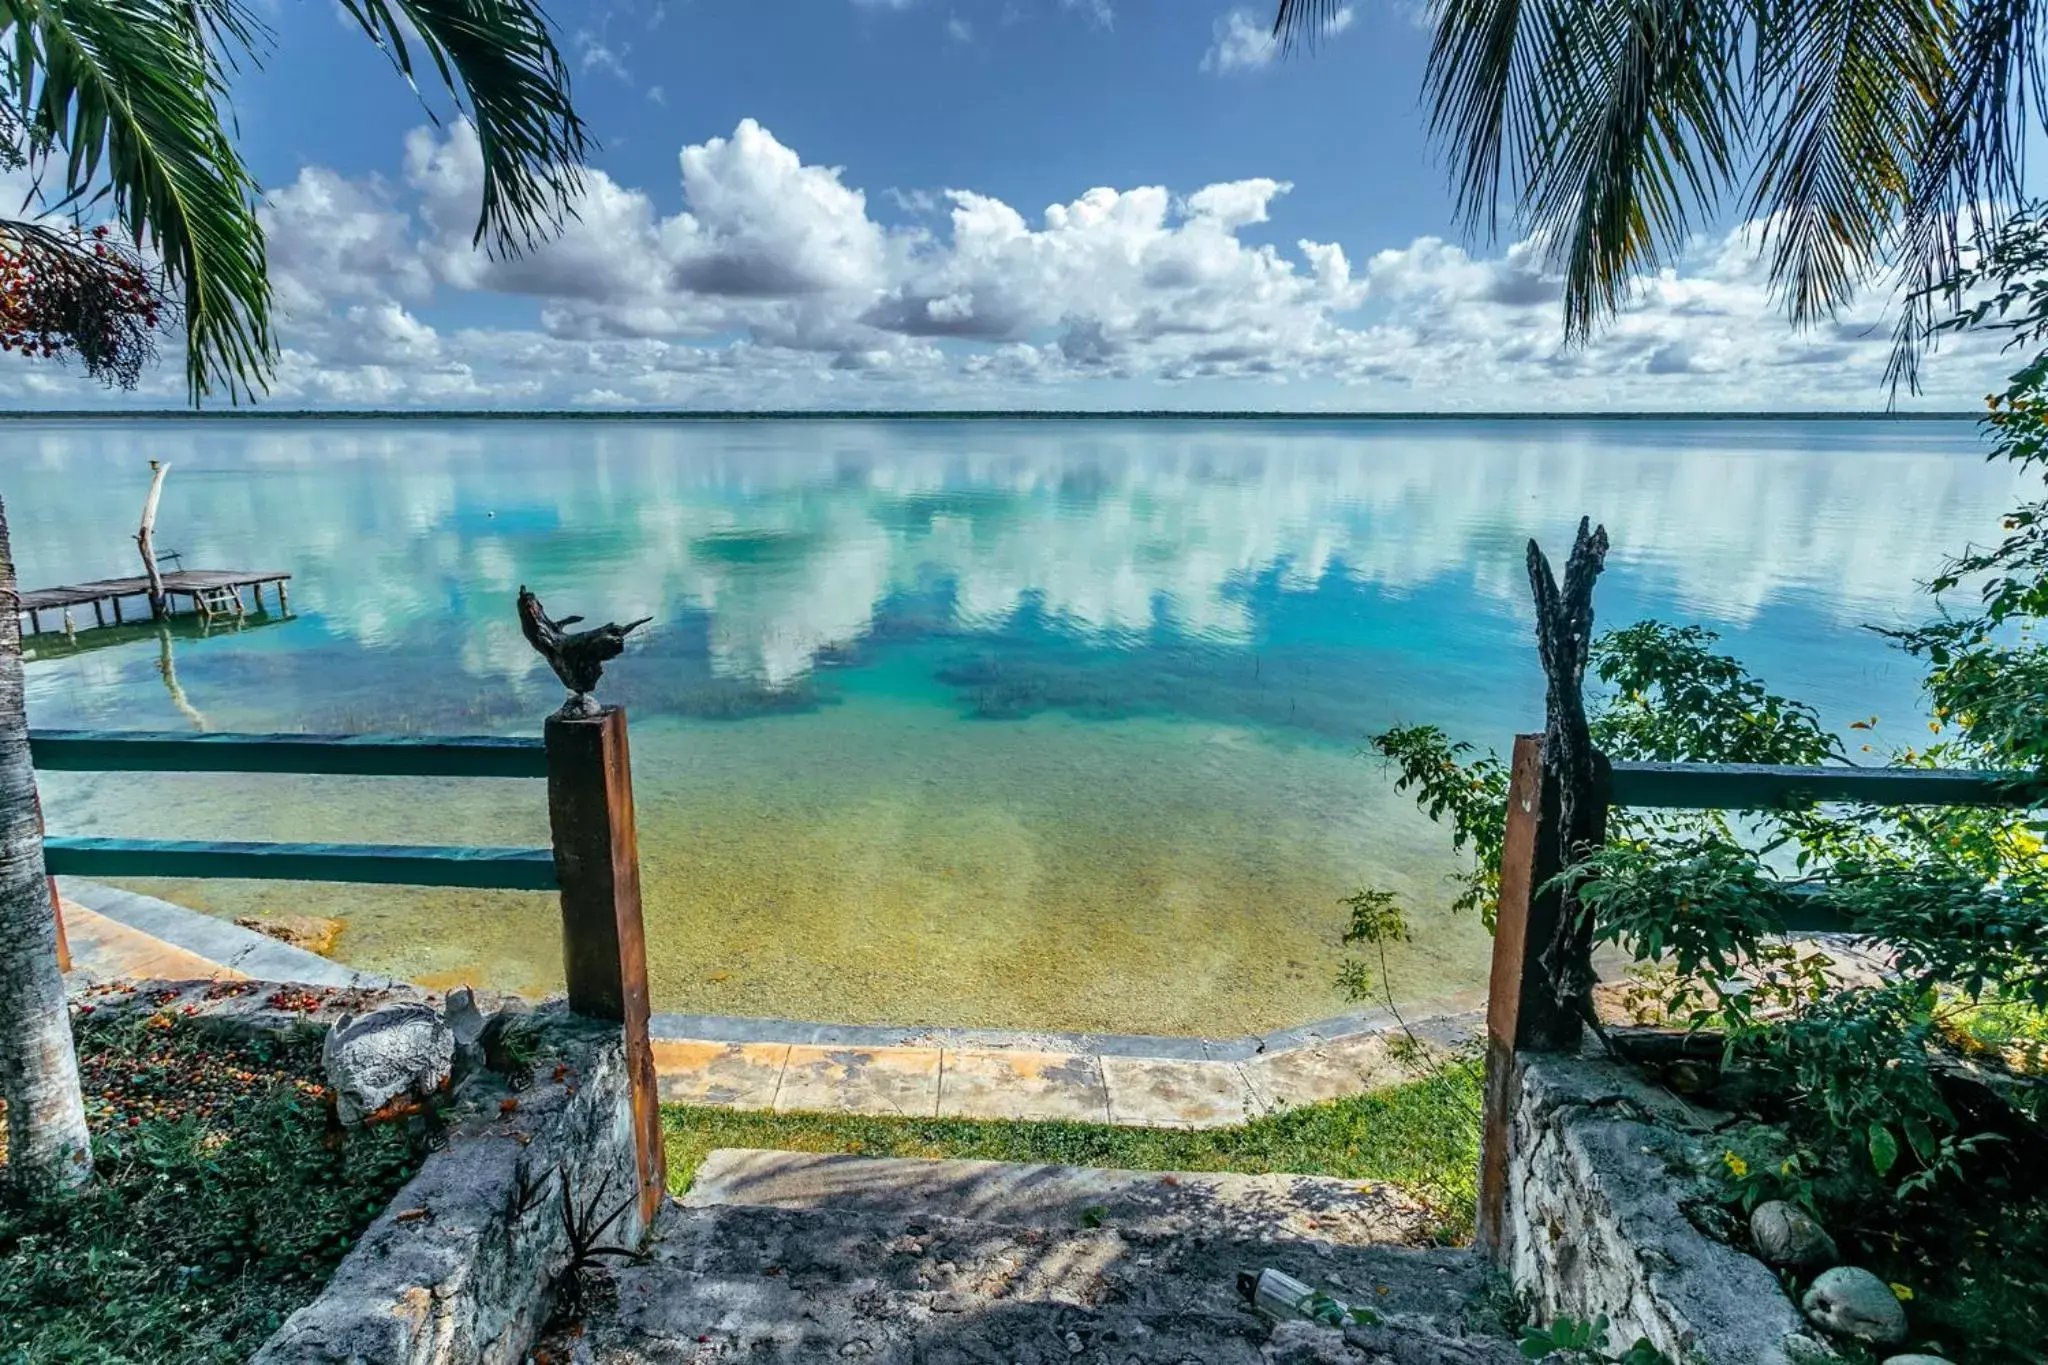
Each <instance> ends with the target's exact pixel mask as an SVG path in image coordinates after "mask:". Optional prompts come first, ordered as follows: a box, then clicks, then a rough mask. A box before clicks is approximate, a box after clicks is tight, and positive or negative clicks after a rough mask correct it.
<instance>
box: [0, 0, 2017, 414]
mask: <svg viewBox="0 0 2048 1365" xmlns="http://www.w3.org/2000/svg"><path fill="white" fill-rule="evenodd" d="M551 13H552V14H553V16H554V18H555V19H556V22H557V24H558V25H559V27H560V29H561V35H562V42H563V46H564V49H565V51H566V52H567V53H568V54H569V55H570V59H571V62H572V65H573V67H574V71H575V95H576V98H577V103H578V105H579V107H580V108H581V109H582V111H583V112H584V115H585V118H586V119H587V121H588V123H589V124H590V127H591V129H592V131H593V132H594V133H595V134H596V136H597V138H598V139H599V141H600V143H601V144H602V145H601V148H600V149H599V150H598V151H597V152H596V154H595V155H594V156H593V157H592V159H591V167H592V170H593V174H592V176H591V177H590V181H591V186H590V197H589V199H588V200H587V201H586V204H585V206H584V211H583V215H582V221H581V222H580V223H578V224H576V225H574V226H572V227H571V228H570V229H568V231H567V232H566V233H565V235H564V237H563V239H562V240H561V241H559V242H557V243H556V244H554V245H553V246H551V247H549V248H546V249H543V250H542V251H540V252H538V253H536V254H534V255H533V256H531V257H530V258H528V259H525V260H522V261H518V262H509V263H508V262H491V261H487V260H484V259H482V258H480V257H476V256H474V254H473V253H471V252H470V251H469V249H468V243H467V229H468V227H469V226H470V224H471V221H472V220H473V216H474V212H475V193H476V178H475V154H474V146H473V139H471V138H469V136H468V132H467V129H466V128H464V127H462V126H461V125H460V124H459V122H457V121H455V120H453V119H452V118H449V117H447V114H448V110H447V106H446V104H445V102H442V101H438V100H436V101H435V107H436V108H437V109H438V111H439V112H440V113H441V114H442V115H443V120H442V121H441V122H440V123H438V124H435V123H433V122H431V121H430V120H429V119H428V117H427V114H426V111H425V109H424V108H423V107H422V105H421V103H420V102H419V100H418V99H416V98H415V97H414V96H413V95H412V93H411V92H410V91H408V90H407V89H406V87H405V85H404V83H403V82H402V81H401V80H399V79H398V78H397V77H396V76H395V75H394V74H393V73H392V71H391V70H390V68H389V66H388V64H386V62H385V61H384V59H383V57H382V56H381V55H380V54H378V53H377V52H376V51H375V50H374V49H373V48H372V47H371V46H370V45H369V44H368V43H367V42H366V41H364V40H363V39H362V38H361V37H360V35H359V34H358V33H356V32H354V31H352V30H351V29H350V28H349V27H348V26H347V21H346V20H345V19H344V18H343V17H342V16H341V15H340V13H339V12H338V9H337V7H335V6H333V5H332V4H331V3H329V0H276V3H275V7H274V9H273V10H272V17H271V22H272V23H273V25H274V27H275V30H276V47H275V50H274V51H273V52H272V53H271V54H270V55H269V56H268V58H267V59H266V61H265V63H264V65H263V67H262V68H261V69H260V70H256V71H252V72H250V73H248V74H246V75H245V76H244V78H243V79H242V80H241V82H240V84H239V85H238V88H237V90H236V98H235V103H236V113H237V115H238V117H239V120H240V127H241V131H242V142H243V146H244V148H245V152H246V154H247V156H248V158H249V161H250V164H251V166H252V168H253V169H254V171H255V172H256V174H257V176H258V178H259V179H260V180H261V182H262V183H263V185H264V187H265V189H266V191H267V192H268V196H269V202H268V206H267V208H266V224H267V226H268V228H269V231H270V235H271V246H272V257H273V276H274V278H275V279H276V282H277V288H278V299H279V304H280V309H281V313H282V325H281V327H280V336H281V338H282V340H283V343H284V347H285V353H284V356H283V360H282V363H281V365H280V369H279V374H278V379H277V383H276V385H275V386H274V389H273V392H272V396H271V398H270V402H272V403H273V404H275V405H278V406H286V407H309V406H310V407H324V406H376V407H387V406H388V407H404V406H428V407H433V406H449V407H518V406H549V407H559V406H571V405H580V406H587V407H592V408H600V409H601V408H606V407H649V406H651V407H813V406H826V407H848V408H861V407H984V406H994V407H1078V408H1118V407H1196V408H1211V407H1215V408H1254V409H1264V408H1283V409H1285V408H1299V409H1314V408H1324V409H1327V408H1336V409H1387V408H1400V409H1446V410H1455V409H1469V408H1503V407H1511V408H1519V407H1529V408H1582V409H1600V408H1682V409H1691V408H1757V407H1788V408H1791V407H1804V406H1828V407H1840V406H1873V405H1876V404H1878V403H1880V402H1881V401H1882V397H1883V395H1882V392H1881V390H1880V389H1879V387H1878V384H1877V375H1878V373H1879V372H1880V371H1881V368H1882V364H1883V358H1884V350H1885V340H1886V339H1885V336H1884V330H1883V328H1882V326H1881V325H1876V326H1873V324H1880V323H1881V315H1880V313H1881V310H1880V306H1879V305H1880V303H1881V301H1874V302H1873V303H1872V304H1870V305H1869V306H1867V307H1865V308H1863V309H1861V310H1859V312H1858V313H1857V314H1856V315H1855V316H1853V317H1850V318H1848V319H1845V320H1844V322H1843V323H1842V324H1841V325H1839V326H1835V327H1831V328H1827V329H1823V330H1822V331H1821V332H1819V333H1817V334H1811V335H1807V336H1803V337H1800V336H1793V335H1792V334H1790V333H1789V332H1788V331H1787V330H1786V329H1785V327H1784V326H1783V324H1782V323H1781V322H1780V321H1778V319H1777V317H1776V315H1775V314H1774V312H1773V310H1772V308H1771V304H1770V301H1769V299H1768V297H1767V293H1766V291H1765V289H1764V286H1763V282H1762V279H1761V276H1760V272H1759V271H1758V269H1757V267H1756V264H1755V259H1754V251H1753V249H1752V246H1751V244H1750V240H1749V239H1746V238H1745V237H1744V236H1743V232H1744V227H1743V225H1742V224H1740V223H1736V222H1722V223H1715V224H1711V225H1708V227H1707V230H1706V231H1704V232H1703V233H1702V236H1701V239H1700V241H1699V242H1698V243H1697V246H1696V248H1695V249H1694V250H1693V251H1691V252H1689V253H1688V254H1687V256H1686V258H1685V259H1684V260H1683V261H1681V262H1680V263H1679V264H1678V266H1677V268H1676V269H1675V270H1674V271H1673V272H1671V274H1670V275H1669V277H1668V278H1666V279H1663V280H1660V281H1654V282H1652V284H1651V285H1650V286H1649V287H1648V288H1647V289H1645V290H1644V291H1643V293H1642V295H1641V296H1640V298H1639V300H1638V302H1637V303H1636V304H1635V305H1634V306H1633V307H1632V308H1631V309H1630V310H1629V312H1628V313H1627V314H1625V315H1624V316H1623V318H1621V319H1620V320H1619V321H1618V322H1617V324H1616V325H1615V326H1614V327H1613V328H1611V329H1610V330H1609V331H1608V332H1607V333H1606V334H1605V335H1604V336H1603V337H1602V338H1601V339H1600V340H1599V341H1598V342H1596V343H1595V344H1594V345H1593V346H1591V347H1589V348H1585V349H1582V350H1567V349H1565V348H1563V347H1562V346H1561V344H1560V338H1559V335H1558V326H1557V321H1558V312H1557V303H1556V288H1555V281H1554V280H1552V279H1550V278H1549V277H1548V276H1547V275H1546V274H1545V272H1544V270H1543V269H1542V264H1541V261H1540V259H1539V257H1538V255H1537V253H1535V252H1534V251H1533V250H1532V249H1531V248H1529V247H1528V246H1527V244H1517V243H1516V242H1515V241H1514V240H1513V234H1512V233H1507V234H1505V235H1504V236H1503V239H1502V240H1500V241H1495V242H1488V241H1484V240H1479V241H1473V240H1469V239H1467V238H1466V237H1464V236H1463V235H1462V234H1461V233H1460V232H1459V231H1458V229H1457V226H1456V225H1455V224H1454V223H1453V221H1452V218H1451V204H1450V197H1449V195H1448V193H1447V191H1446V188H1445V179H1444V175H1443V172H1442V168H1441V166H1440V165H1439V164H1438V163H1437V161H1436V160H1435V158H1434V156H1433V153H1432V149H1431V147H1430V146H1429V144H1428V140H1427V138H1426V135H1425V131H1424V128H1423V120H1422V117H1421V114H1420V111H1419V107H1418V93H1419V89H1420V80H1421V72H1422V64H1423V59H1424V55H1425V52H1426V49H1427V40H1428V35H1427V33H1426V31H1425V30H1424V29H1423V27H1422V26H1421V24H1420V23H1419V21H1418V16H1417V11H1416V9H1415V7H1413V6H1411V5H1406V4H1400V5H1397V4H1388V3H1382V2H1379V0H1359V3H1357V4H1355V5H1353V6H1352V7H1350V8H1349V9H1346V10H1344V11H1343V12H1342V16H1341V19H1340V23H1339V24H1338V25H1337V26H1336V29H1335V31H1332V32H1330V33H1328V34H1326V35H1324V38H1323V40H1322V41H1321V42H1320V43H1319V44H1318V45H1317V47H1316V50H1315V51H1314V52H1313V53H1302V54H1292V55H1288V54H1276V53H1274V52H1273V51H1272V49H1271V47H1270V44H1269V43H1268V42H1267V41H1266V40H1265V37H1264V31H1265V27H1266V25H1267V23H1268V22H1269V20H1270V11H1269V10H1268V8H1267V7H1266V6H1265V5H1264V4H1260V5H1256V6H1253V7H1233V6H1231V5H1229V4H1227V3H1208V2H1206V0H950V2H949V0H780V2H779V3H761V4H751V5H749V4H732V3H726V4H713V3H709V2H708V0H618V3H604V2H603V0H598V2H597V3H574V2H573V0H555V3H554V4H553V5H552V6H551ZM174 359H175V358H174ZM1998 372H1999V367H1998V364H1997V362H1996V361H1995V360H1991V361H1987V360H1986V359H1985V358H1983V357H1982V356H1975V357H1957V358H1956V359H1954V360H1952V361H1949V362H1947V363H1944V364H1942V365H1938V366H1937V368H1936V370H1935V372H1934V384H1933V388H1932V392H1931V393H1930V395H1929V398H1928V401H1929V402H1932V403H1940V404H1944V405H1951V406H1952V405H1955V404H1957V403H1960V402H1968V401H1972V400H1974V399H1975V398H1976V396H1977V395H1979V394H1981V393H1982V392H1983V391H1984V389H1985V387H1986V385H1987V383H1988V382H1989V380H1990V379H1991V378H1993V377H1995V375H1996V374H1997V373H1998ZM177 390H178V385H177V374H176V367H175V364H173V365H171V366H168V367H166V369H165V370H164V371H163V372H162V373H160V374H158V375H156V376H153V377H152V379H151V380H149V381H146V383H145V385H144V388H143V389H142V390H141V391H140V392H139V393H138V394H136V395H128V396H123V395H106V394H104V393H102V392H100V391H98V390H96V389H94V388H93V387H92V386H90V385H88V384H86V383H84V382H83V381H82V380H80V379H79V378H77V377H76V376H72V375H68V374H64V373H62V372H52V371H51V370H49V369H48V368H47V367H45V368H42V369H35V370H30V369H25V368H23V367H22V366H21V365H19V364H18V363H17V364H16V365H13V366H8V367H4V368H0V391H4V392H7V393H9V394H11V395H12V396H13V397H14V399H15V400H16V401H19V402H21V403H24V404H34V405H65V406H72V405H78V404H81V403H96V402H141V403H148V404H161V403H164V402H166V401H175V400H176V398H177V396H178V391H177Z"/></svg>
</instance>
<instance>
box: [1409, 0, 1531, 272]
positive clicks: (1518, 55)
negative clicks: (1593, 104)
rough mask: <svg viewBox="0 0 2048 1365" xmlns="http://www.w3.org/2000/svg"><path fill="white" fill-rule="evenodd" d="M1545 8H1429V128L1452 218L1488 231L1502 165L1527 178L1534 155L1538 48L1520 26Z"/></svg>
mask: <svg viewBox="0 0 2048 1365" xmlns="http://www.w3.org/2000/svg"><path fill="white" fill-rule="evenodd" d="M1544 9H1545V7H1544V5H1543V4H1542V3H1541V0H1539V3H1537V4H1533V5H1531V4H1525V2H1524V0H1438V4H1437V7H1436V18H1437V24H1436V38H1435V41H1434V42H1432V43H1431V44H1430V49H1429V65H1428V67H1427V68H1426V70H1425V72H1424V75H1423V85H1424V87H1425V88H1426V89H1427V90H1428V91H1429V95H1430V115H1429V131H1430V135H1431V136H1432V137H1435V138H1439V139H1442V140H1443V141H1444V142H1446V143H1447V144H1448V145H1449V147H1450V149H1451V159H1452V163H1453V165H1454V166H1455V168H1456V169H1455V170H1454V172H1453V177H1452V178H1453V181H1454V183H1455V187H1456V191H1457V204H1458V216H1459V217H1460V218H1462V219H1464V220H1465V221H1466V223H1467V224H1469V225H1471V226H1474V227H1478V226H1480V225H1482V224H1483V225H1484V227H1485V230H1486V232H1487V235H1489V236H1491V235H1493V233H1494V232H1496V231H1497V230H1498V228H1499V223H1500V217H1499V205H1500V198H1501V194H1500V188H1501V186H1500V182H1501V175H1502V173H1503V171H1504V170H1508V169H1512V170H1513V172H1514V174H1515V175H1516V177H1517V179H1518V181H1521V182H1524V183H1526V178H1527V175H1528V171H1529V167H1530V165H1531V163H1532V161H1533V160H1534V157H1535V151H1536V140H1535V137H1534V129H1533V128H1532V127H1531V125H1530V116H1531V114H1532V113H1533V112H1534V103H1535V89H1534V83H1535V77H1536V53H1537V46H1536V44H1535V43H1534V42H1531V41H1529V40H1528V39H1527V38H1525V36H1524V34H1523V26H1524V23H1525V21H1526V22H1528V23H1530V24H1531V25H1532V26H1534V25H1540V24H1542V23H1543V21H1544ZM1519 188H1520V185H1519V184H1518V185H1517V189H1519Z"/></svg>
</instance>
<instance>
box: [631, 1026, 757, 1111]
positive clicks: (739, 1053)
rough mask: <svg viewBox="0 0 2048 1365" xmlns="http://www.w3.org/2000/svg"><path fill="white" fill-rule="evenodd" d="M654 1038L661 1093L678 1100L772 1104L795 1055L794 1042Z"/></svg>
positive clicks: (751, 1105) (745, 1106) (753, 1106)
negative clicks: (791, 1045) (792, 1051)
mask: <svg viewBox="0 0 2048 1365" xmlns="http://www.w3.org/2000/svg"><path fill="white" fill-rule="evenodd" d="M652 1042H653V1048H654V1070H655V1073H656V1075H657V1076H658V1077H659V1078H660V1085H661V1097H662V1098H663V1099H664V1100H667V1101H669V1102H670V1103H672V1104H717V1105H724V1106H725V1107H726V1108H728V1109H768V1108H771V1107H773V1105H774V1104H775V1091H776V1088H777V1087H778V1086H779V1085H780V1084H781V1082H782V1068H783V1066H784V1065H785V1064H786V1063H787V1062H788V1060H789V1044H788V1043H717V1042H677V1041H675V1040H672V1039H665V1038H656V1039H654V1040H652Z"/></svg>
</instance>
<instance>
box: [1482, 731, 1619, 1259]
mask: <svg viewBox="0 0 2048 1365" xmlns="http://www.w3.org/2000/svg"><path fill="white" fill-rule="evenodd" d="M1595 760H1596V763H1597V767H1598V771H1599V772H1600V773H1601V774H1602V776H1603V777H1604V775H1605V773H1606V768H1607V765H1606V760H1605V759H1604V758H1600V757H1599V756H1598V755H1595ZM1603 787H1604V783H1603ZM1558 805H1559V803H1558V799H1557V783H1556V780H1555V779H1554V778H1551V777H1549V776H1548V775H1547V774H1546V773H1545V772H1544V767H1543V736H1542V735H1516V736H1515V749H1514V757H1513V759H1512V761H1511V764H1510V767H1509V777H1508V819H1507V829H1506V832H1505V837H1504V839H1503V840H1502V844H1501V855H1500V907H1499V909H1498V911H1497V912H1496V913H1495V918H1494V922H1493V968H1492V971H1491V973H1490V974H1489V976H1488V978H1487V990H1486V1107H1485V1119H1484V1130H1483V1132H1482V1133H1481V1135H1480V1171H1479V1227H1478V1235H1479V1245H1480V1248H1481V1249H1482V1250H1483V1251H1485V1252H1486V1253H1487V1255H1489V1256H1491V1257H1494V1258H1496V1259H1497V1258H1498V1257H1499V1256H1500V1254H1501V1253H1502V1252H1503V1251H1504V1250H1505V1245H1504V1242H1503V1238H1502V1230H1503V1229H1502V1219H1503V1216H1504V1213H1505V1210H1506V1200H1507V1177H1508V1147H1507V1139H1508V1125H1509V1124H1510V1123H1511V1122H1512V1121H1513V1119H1514V1100H1515V1085H1516V1082H1515V1055H1516V1054H1517V1053H1520V1052H1571V1051H1576V1050H1577V1048H1578V1046H1579V1040H1580V1037H1581V1034H1582V1032H1583V1030H1584V1028H1585V1023H1584V1018H1583V1015H1582V1013H1581V1011H1580V1010H1579V1009H1578V1008H1576V1007H1575V1005H1574V1004H1573V1003H1572V1002H1569V1001H1562V1000H1560V999H1559V998H1558V991H1557V987H1556V983H1555V980H1554V979H1553V975H1552V972H1551V970H1550V967H1549V965H1548V963H1547V962H1546V960H1545V959H1546V957H1547V953H1546V950H1547V949H1548V948H1549V946H1550V945H1551V944H1552V943H1554V942H1555V941H1556V940H1557V938H1558V927H1559V922H1560V920H1561V919H1562V917H1563V914H1564V897H1563V895H1562V894H1561V893H1560V892H1559V891H1558V889H1557V888H1555V887H1550V886H1549V885H1548V883H1549V882H1550V880H1551V879H1552V878H1554V877H1555V876H1557V874H1558V873H1559V872H1561V871H1563V870H1564V868H1563V861H1562V850H1563V848H1564V843H1563V840H1562V839H1561V838H1560V837H1559V835H1560V820H1559V816H1560V811H1559V809H1558ZM1600 823H1601V825H1602V827H1603V829H1604V827H1605V824H1606V819H1605V811H1604V809H1603V810H1602V812H1601V819H1600Z"/></svg>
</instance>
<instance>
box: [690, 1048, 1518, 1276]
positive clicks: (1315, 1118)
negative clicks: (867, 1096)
mask: <svg viewBox="0 0 2048 1365" xmlns="http://www.w3.org/2000/svg"><path fill="white" fill-rule="evenodd" d="M1480 1070H1481V1068H1480V1064H1479V1063H1478V1062H1477V1061H1460V1062H1457V1063H1454V1064H1453V1065H1451V1066H1449V1067H1447V1068H1446V1069H1444V1070H1443V1071H1442V1072H1440V1073H1438V1074H1436V1075H1432V1076H1430V1077H1428V1078H1426V1079H1423V1080H1418V1081H1414V1082H1411V1083H1410V1084H1407V1085H1402V1086H1396V1087H1393V1088H1391V1089H1387V1090H1380V1091H1376V1092H1374V1093H1373V1094H1370V1095H1360V1096H1356V1097H1353V1098H1350V1099H1343V1100H1336V1101H1333V1102H1331V1103H1328V1104H1318V1105H1312V1106H1310V1107H1308V1108H1304V1109H1293V1110H1289V1111H1288V1112H1286V1113H1284V1114H1276V1115H1273V1116H1272V1117H1269V1118H1262V1119H1255V1120H1253V1121H1252V1122H1250V1123H1246V1124H1242V1125H1239V1126H1237V1127H1233V1128H1215V1129H1206V1130H1200V1131H1192V1132H1190V1131H1180V1130H1172V1129H1163V1128H1120V1127H1112V1126H1110V1125H1108V1124H1101V1123H1021V1122H1008V1121H1003V1120H996V1119H926V1118H915V1119H913V1118H877V1117H869V1116H867V1115H863V1114H768V1113H740V1112H735V1111H733V1110H729V1109H706V1108H697V1107H693V1106H688V1105H665V1106H663V1109H662V1117H663V1121H664V1127H665V1129H666V1133H667V1138H668V1176H669V1187H670V1188H671V1189H672V1190H674V1191H675V1192H676V1193H677V1194H681V1193H682V1192H683V1191H685V1190H687V1189H688V1188H689V1187H690V1182H691V1181H692V1180H693V1179H694V1178H695V1176H696V1173H697V1168H698V1167H699V1166H700V1165H702V1164H703V1161H704V1157H705V1156H706V1154H707V1153H709V1152H710V1151H711V1150H712V1149H713V1148H715V1147H767V1148H776V1149H780V1150H783V1151H792V1152H844V1153H852V1154H856V1155H860V1156H918V1157H964V1158H970V1159H975V1160H984V1161H1028V1162H1052V1163H1058V1164H1062V1165H1070V1166H1115V1167H1123V1168H1126V1169H1130V1170H1141V1171H1238V1172H1243V1173H1247V1174H1264V1173H1268V1172H1279V1171H1284V1172H1292V1173H1296V1174H1304V1175H1334V1176H1341V1177H1343V1178H1345V1179H1348V1180H1373V1181H1386V1182H1388V1183H1390V1184H1395V1185H1399V1186H1401V1187H1403V1188H1404V1189H1406V1190H1408V1191H1409V1192H1410V1193H1412V1194H1414V1195H1415V1196H1416V1197H1418V1198H1420V1199H1422V1200H1424V1201H1425V1202H1426V1203H1427V1204H1428V1205H1429V1207H1430V1208H1431V1209H1432V1211H1433V1212H1434V1213H1435V1214H1436V1217H1437V1221H1438V1234H1439V1236H1441V1237H1442V1238H1443V1239H1444V1240H1446V1241H1459V1240H1464V1239H1466V1238H1468V1237H1470V1236H1471V1232H1472V1218H1473V1209H1474V1206H1475V1200H1476V1199H1477V1196H1478V1186H1477V1182H1478V1173H1479V1113H1480V1084H1481V1077H1480Z"/></svg>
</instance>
